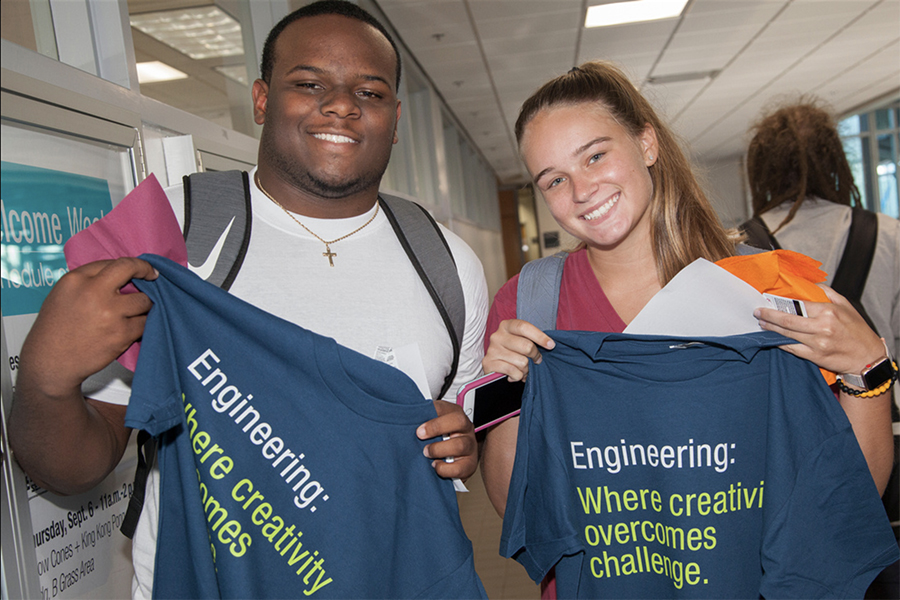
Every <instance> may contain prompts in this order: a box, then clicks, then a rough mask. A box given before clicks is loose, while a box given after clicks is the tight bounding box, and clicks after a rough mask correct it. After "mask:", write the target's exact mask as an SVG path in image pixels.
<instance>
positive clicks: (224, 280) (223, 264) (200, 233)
mask: <svg viewBox="0 0 900 600" xmlns="http://www.w3.org/2000/svg"><path fill="white" fill-rule="evenodd" d="M250 211H251V205H250V178H249V176H248V175H247V173H244V172H243V171H221V172H208V173H194V174H192V175H187V176H185V177H184V242H185V244H186V245H187V251H188V268H189V269H190V270H191V271H193V272H194V273H196V274H197V275H200V277H202V278H203V279H205V280H206V281H209V282H210V283H213V284H215V285H217V286H219V287H221V288H222V289H225V290H227V289H228V288H229V287H231V284H232V282H233V281H234V278H235V276H236V275H237V273H238V271H239V270H240V268H241V264H242V263H243V262H244V256H245V255H246V254H247V246H248V245H249V244H250V224H251V222H252V218H251V212H250ZM156 447H157V442H156V438H154V437H152V436H150V434H148V433H147V432H146V431H139V432H138V436H137V448H138V466H137V469H136V471H135V475H134V484H133V492H132V495H131V497H130V498H129V500H128V507H127V509H126V511H125V515H124V518H123V519H122V525H121V527H120V528H119V530H120V531H121V532H122V533H123V534H124V535H125V537H127V538H133V537H134V532H135V529H137V524H138V519H139V518H140V516H141V511H142V510H143V508H144V493H145V491H146V488H147V476H148V475H149V473H150V469H151V467H152V466H153V460H154V457H155V453H156Z"/></svg>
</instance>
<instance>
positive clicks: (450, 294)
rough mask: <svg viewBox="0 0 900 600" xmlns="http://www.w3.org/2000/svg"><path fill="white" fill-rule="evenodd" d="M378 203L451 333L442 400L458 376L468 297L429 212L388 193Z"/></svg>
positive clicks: (442, 237) (454, 263) (445, 243)
mask: <svg viewBox="0 0 900 600" xmlns="http://www.w3.org/2000/svg"><path fill="white" fill-rule="evenodd" d="M379 200H380V201H381V207H382V209H383V210H384V214H385V215H386V216H387V219H388V221H389V222H390V224H391V227H393V228H394V232H395V233H396V234H397V239H399V240H400V245H401V246H403V249H404V250H405V251H406V254H407V256H409V260H410V262H411V263H412V265H413V267H415V269H416V272H417V273H418V274H419V277H420V278H421V279H422V283H424V284H425V288H426V289H427V290H428V293H429V294H430V295H431V299H432V300H434V304H435V306H437V309H438V312H439V313H440V315H441V319H443V321H444V325H445V326H446V327H447V332H448V333H449V334H450V342H451V343H452V344H453V364H452V366H451V368H450V373H449V374H448V375H447V377H446V378H445V379H444V385H443V386H442V387H441V393H440V394H439V395H438V398H443V397H444V394H446V393H447V390H449V389H450V386H451V384H452V383H453V379H454V378H455V377H456V371H457V368H458V367H459V352H460V347H461V345H462V340H463V334H464V333H465V329H466V298H465V295H464V294H463V289H462V284H461V283H460V281H459V273H458V272H457V270H456V262H455V261H454V260H453V254H452V253H451V252H450V246H449V245H448V244H447V240H446V239H445V238H444V234H443V233H441V230H440V228H439V227H438V224H437V223H436V222H435V220H434V219H433V218H432V217H431V215H430V214H428V211H427V210H425V209H424V208H422V207H421V206H419V205H418V204H416V203H415V202H411V201H410V200H404V199H403V198H398V197H396V196H389V195H387V194H380V195H379Z"/></svg>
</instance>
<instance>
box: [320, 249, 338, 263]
mask: <svg viewBox="0 0 900 600" xmlns="http://www.w3.org/2000/svg"><path fill="white" fill-rule="evenodd" d="M322 256H324V257H326V258H328V266H331V267H333V266H334V260H333V259H334V257H335V256H337V252H332V251H331V248H330V247H329V246H328V244H325V252H323V253H322Z"/></svg>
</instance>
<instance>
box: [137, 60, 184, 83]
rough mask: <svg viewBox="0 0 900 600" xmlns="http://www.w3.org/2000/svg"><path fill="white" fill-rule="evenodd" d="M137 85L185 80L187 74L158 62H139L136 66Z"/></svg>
mask: <svg viewBox="0 0 900 600" xmlns="http://www.w3.org/2000/svg"><path fill="white" fill-rule="evenodd" d="M137 74H138V83H140V84H144V83H157V82H159V81H174V80H176V79H187V73H185V72H183V71H179V70H178V69H176V68H174V67H170V66H169V65H167V64H166V63H163V62H160V61H158V60H154V61H150V62H140V63H138V64H137Z"/></svg>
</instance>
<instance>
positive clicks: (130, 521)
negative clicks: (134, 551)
mask: <svg viewBox="0 0 900 600" xmlns="http://www.w3.org/2000/svg"><path fill="white" fill-rule="evenodd" d="M137 450H138V464H137V469H136V470H135V473H134V488H133V489H132V492H131V497H130V498H129V499H128V508H127V509H125V516H124V517H123V518H122V526H121V527H119V530H120V531H121V532H122V533H123V534H125V537H127V538H128V539H132V538H134V531H135V529H137V524H138V519H139V518H140V516H141V511H142V510H143V508H144V495H145V493H146V491H147V477H148V476H149V475H150V468H151V467H152V466H153V458H154V454H155V453H156V438H154V437H153V436H151V435H150V434H149V433H147V432H146V431H144V430H140V431H138V435H137Z"/></svg>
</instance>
